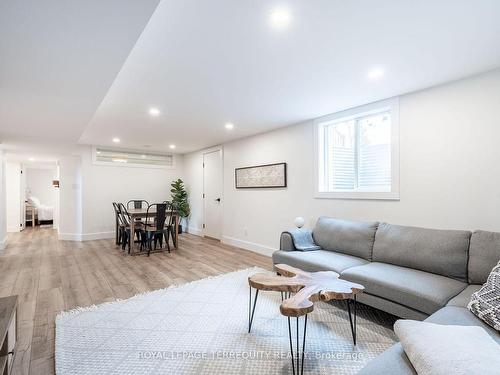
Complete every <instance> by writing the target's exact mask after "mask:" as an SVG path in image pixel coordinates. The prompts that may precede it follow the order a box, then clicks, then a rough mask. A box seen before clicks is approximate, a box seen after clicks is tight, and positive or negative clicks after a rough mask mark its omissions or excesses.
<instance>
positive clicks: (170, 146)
mask: <svg viewBox="0 0 500 375" xmlns="http://www.w3.org/2000/svg"><path fill="white" fill-rule="evenodd" d="M168 147H169V148H170V149H171V150H174V149H175V147H176V146H175V145H169V146H168Z"/></svg>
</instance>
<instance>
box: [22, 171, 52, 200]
mask: <svg viewBox="0 0 500 375" xmlns="http://www.w3.org/2000/svg"><path fill="white" fill-rule="evenodd" d="M24 173H25V175H26V190H27V191H28V192H30V194H31V195H32V196H34V197H37V198H38V199H40V202H41V204H43V205H46V206H52V207H54V205H55V199H56V197H55V194H54V190H55V189H56V188H55V187H54V186H52V181H53V180H54V178H55V173H56V171H55V168H54V169H39V168H25V169H24ZM26 198H29V197H26Z"/></svg>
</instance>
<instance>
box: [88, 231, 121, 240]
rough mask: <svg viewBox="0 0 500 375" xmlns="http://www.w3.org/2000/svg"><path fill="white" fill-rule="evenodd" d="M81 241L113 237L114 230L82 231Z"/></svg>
mask: <svg viewBox="0 0 500 375" xmlns="http://www.w3.org/2000/svg"><path fill="white" fill-rule="evenodd" d="M81 238H82V239H81V241H92V240H104V239H109V238H115V231H110V232H97V233H84V234H82V236H81Z"/></svg>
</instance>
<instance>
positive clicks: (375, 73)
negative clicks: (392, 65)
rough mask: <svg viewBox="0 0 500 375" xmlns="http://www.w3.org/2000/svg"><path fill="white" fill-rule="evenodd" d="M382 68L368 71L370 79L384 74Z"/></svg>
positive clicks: (378, 77) (375, 78)
mask: <svg viewBox="0 0 500 375" xmlns="http://www.w3.org/2000/svg"><path fill="white" fill-rule="evenodd" d="M384 73H385V72H384V69H382V68H374V69H372V70H370V71H369V72H368V78H369V79H371V80H373V81H374V80H377V79H380V78H382V77H383V76H384Z"/></svg>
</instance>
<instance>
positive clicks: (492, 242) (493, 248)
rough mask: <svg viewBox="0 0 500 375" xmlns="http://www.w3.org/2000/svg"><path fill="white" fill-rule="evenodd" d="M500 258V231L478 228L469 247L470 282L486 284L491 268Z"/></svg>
mask: <svg viewBox="0 0 500 375" xmlns="http://www.w3.org/2000/svg"><path fill="white" fill-rule="evenodd" d="M499 260H500V233H497V232H486V231H484V230H477V231H475V232H474V233H472V236H471V238H470V248H469V266H468V268H469V283H470V284H484V283H485V282H486V279H487V278H488V275H489V274H490V272H491V269H492V268H493V267H494V266H495V264H497V262H498V261H499Z"/></svg>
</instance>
